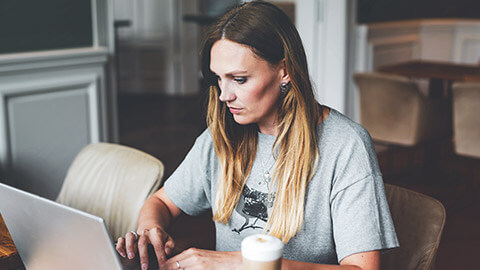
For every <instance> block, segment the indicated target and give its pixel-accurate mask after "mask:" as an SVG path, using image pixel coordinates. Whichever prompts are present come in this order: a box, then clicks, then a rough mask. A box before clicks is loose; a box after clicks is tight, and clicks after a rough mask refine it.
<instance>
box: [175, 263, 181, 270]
mask: <svg viewBox="0 0 480 270" xmlns="http://www.w3.org/2000/svg"><path fill="white" fill-rule="evenodd" d="M175 265H176V266H177V268H178V269H180V264H179V263H178V261H176V262H175Z"/></svg>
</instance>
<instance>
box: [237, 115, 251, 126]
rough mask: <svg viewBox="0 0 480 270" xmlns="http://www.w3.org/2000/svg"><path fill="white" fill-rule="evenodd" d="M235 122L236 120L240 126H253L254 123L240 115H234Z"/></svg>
mask: <svg viewBox="0 0 480 270" xmlns="http://www.w3.org/2000/svg"><path fill="white" fill-rule="evenodd" d="M233 120H235V122H236V123H237V124H239V125H249V124H252V121H249V120H248V119H246V118H245V117H242V116H240V115H236V114H234V115H233Z"/></svg>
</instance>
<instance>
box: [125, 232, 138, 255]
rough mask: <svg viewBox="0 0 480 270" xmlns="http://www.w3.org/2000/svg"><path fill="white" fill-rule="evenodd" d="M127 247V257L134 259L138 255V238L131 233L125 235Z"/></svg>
mask: <svg viewBox="0 0 480 270" xmlns="http://www.w3.org/2000/svg"><path fill="white" fill-rule="evenodd" d="M125 242H126V244H125V247H126V248H127V257H128V258H129V259H133V258H134V257H135V254H136V253H137V238H136V236H135V235H134V234H133V233H132V232H129V233H127V234H126V235H125Z"/></svg>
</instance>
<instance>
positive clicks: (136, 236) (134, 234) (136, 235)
mask: <svg viewBox="0 0 480 270" xmlns="http://www.w3.org/2000/svg"><path fill="white" fill-rule="evenodd" d="M130 233H131V234H133V236H135V241H137V240H138V234H137V232H135V231H130Z"/></svg>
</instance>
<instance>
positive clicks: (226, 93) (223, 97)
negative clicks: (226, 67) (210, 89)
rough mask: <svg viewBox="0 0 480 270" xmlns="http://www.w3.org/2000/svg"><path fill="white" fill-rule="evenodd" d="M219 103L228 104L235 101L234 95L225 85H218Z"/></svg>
mask: <svg viewBox="0 0 480 270" xmlns="http://www.w3.org/2000/svg"><path fill="white" fill-rule="evenodd" d="M219 99H220V101H221V102H229V101H233V100H235V93H234V91H233V90H232V89H230V87H227V86H226V85H223V84H222V85H220V97H219Z"/></svg>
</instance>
